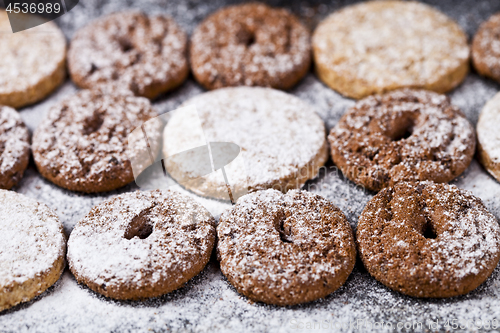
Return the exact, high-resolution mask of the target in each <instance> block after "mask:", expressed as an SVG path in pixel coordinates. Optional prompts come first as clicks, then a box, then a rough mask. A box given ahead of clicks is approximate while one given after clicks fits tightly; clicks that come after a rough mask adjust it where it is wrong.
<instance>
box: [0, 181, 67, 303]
mask: <svg viewBox="0 0 500 333" xmlns="http://www.w3.org/2000/svg"><path fill="white" fill-rule="evenodd" d="M65 254H66V236H65V235H64V231H63V227H62V224H61V222H60V221H59V218H58V217H57V215H56V214H55V213H54V212H53V211H52V210H51V209H50V208H49V207H47V206H46V205H44V204H41V203H38V202H37V201H35V200H33V199H31V198H29V197H26V196H24V195H22V194H18V193H15V192H12V191H6V190H0V267H1V268H2V269H0V311H3V310H5V309H8V308H10V307H13V306H14V305H16V304H18V303H21V302H27V301H29V300H31V299H32V298H34V297H35V296H38V295H40V294H41V293H42V292H44V291H45V290H46V289H47V288H49V287H50V286H51V285H53V284H54V283H55V282H56V281H57V280H58V279H59V277H60V276H61V274H62V272H63V270H64V266H65V262H64V255H65Z"/></svg>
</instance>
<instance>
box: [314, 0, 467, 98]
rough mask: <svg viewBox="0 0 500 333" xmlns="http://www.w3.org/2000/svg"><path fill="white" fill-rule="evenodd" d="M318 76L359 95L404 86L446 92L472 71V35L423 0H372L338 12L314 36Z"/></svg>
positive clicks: (332, 86)
mask: <svg viewBox="0 0 500 333" xmlns="http://www.w3.org/2000/svg"><path fill="white" fill-rule="evenodd" d="M312 47H313V52H314V60H315V64H316V71H317V74H318V76H319V78H320V79H321V80H322V81H323V82H325V83H326V84H327V85H328V86H330V87H331V88H332V89H334V90H336V91H338V92H340V93H341V94H343V95H345V96H347V97H351V98H356V99H360V98H363V97H365V96H368V95H371V94H374V93H384V92H387V91H390V90H395V89H399V88H422V89H428V90H433V91H436V92H439V93H444V92H446V91H449V90H451V89H453V88H454V87H456V86H457V85H458V84H459V83H460V82H462V80H463V79H464V78H465V76H466V75H467V72H468V70H469V46H468V44H467V36H466V35H465V33H464V32H463V31H462V29H461V28H460V27H459V26H458V24H457V23H455V22H454V21H452V20H451V19H450V18H448V17H447V16H445V15H444V14H442V13H441V12H439V11H437V10H436V9H434V8H432V7H430V6H428V5H425V4H423V3H419V2H407V1H370V2H365V3H361V4H357V5H353V6H349V7H346V8H344V9H342V10H339V11H337V12H335V13H333V14H331V15H330V16H329V17H327V18H326V19H325V20H324V21H323V22H321V23H320V24H319V25H318V27H317V28H316V31H315V32H314V34H313V38H312Z"/></svg>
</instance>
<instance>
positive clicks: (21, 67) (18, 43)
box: [0, 9, 66, 108]
mask: <svg viewBox="0 0 500 333" xmlns="http://www.w3.org/2000/svg"><path fill="white" fill-rule="evenodd" d="M0 45H1V47H0V59H1V60H2V61H1V62H0V105H8V106H12V107H14V108H20V107H22V106H25V105H28V104H33V103H35V102H38V101H40V100H42V99H43V98H45V97H47V96H48V95H49V94H50V93H51V92H52V91H54V89H56V88H57V87H58V86H59V85H60V84H61V83H62V82H63V81H64V79H65V77H66V39H65V37H64V35H63V33H62V32H61V30H60V29H59V28H58V27H57V26H56V25H55V24H54V23H53V22H47V23H44V24H43V25H40V26H37V27H34V28H31V29H29V30H27V31H21V32H16V33H12V30H11V27H10V24H9V20H8V17H7V13H6V12H5V11H4V10H3V9H0Z"/></svg>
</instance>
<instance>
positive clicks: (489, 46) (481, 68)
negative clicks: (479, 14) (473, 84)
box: [472, 13, 500, 82]
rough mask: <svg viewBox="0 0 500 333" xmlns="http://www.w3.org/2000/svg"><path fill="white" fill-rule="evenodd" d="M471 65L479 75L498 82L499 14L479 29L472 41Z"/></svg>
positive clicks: (499, 61)
mask: <svg viewBox="0 0 500 333" xmlns="http://www.w3.org/2000/svg"><path fill="white" fill-rule="evenodd" d="M472 63H473V64H474V67H475V68H476V70H477V71H478V73H479V74H481V75H484V76H487V77H489V78H492V79H494V80H496V81H498V82H500V13H497V14H495V15H492V16H491V17H490V18H489V19H488V21H486V22H484V23H483V24H481V26H480V27H479V30H478V31H477V33H476V35H475V36H474V39H473V40H472Z"/></svg>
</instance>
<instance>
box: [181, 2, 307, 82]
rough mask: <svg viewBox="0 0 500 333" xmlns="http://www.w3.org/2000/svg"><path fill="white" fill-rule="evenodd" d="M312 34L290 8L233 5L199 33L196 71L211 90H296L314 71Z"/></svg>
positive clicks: (193, 56) (193, 49) (194, 46)
mask: <svg viewBox="0 0 500 333" xmlns="http://www.w3.org/2000/svg"><path fill="white" fill-rule="evenodd" d="M310 53H311V42H310V33H309V31H308V30H307V29H306V27H304V26H303V25H302V24H301V23H300V21H299V20H298V19H297V17H295V16H294V15H292V14H291V13H290V12H289V11H287V10H285V9H278V8H271V7H269V6H267V5H265V4H262V3H248V4H241V5H235V6H229V7H226V8H223V9H221V10H218V11H217V12H215V13H214V14H212V15H210V16H209V17H207V18H206V19H205V20H204V21H203V22H202V23H201V24H200V25H199V26H198V27H197V28H196V30H195V31H194V33H193V36H192V38H191V44H190V62H191V68H192V71H193V74H194V77H195V78H196V80H197V81H198V82H199V83H200V84H201V85H202V86H203V87H205V88H206V89H218V88H222V87H231V86H242V85H245V86H263V87H271V88H276V89H289V88H291V87H293V86H294V85H295V84H296V83H297V82H298V81H300V79H302V77H304V75H306V73H307V72H308V71H309V66H310V63H311V54H310Z"/></svg>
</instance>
